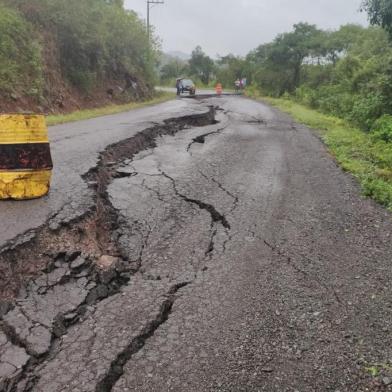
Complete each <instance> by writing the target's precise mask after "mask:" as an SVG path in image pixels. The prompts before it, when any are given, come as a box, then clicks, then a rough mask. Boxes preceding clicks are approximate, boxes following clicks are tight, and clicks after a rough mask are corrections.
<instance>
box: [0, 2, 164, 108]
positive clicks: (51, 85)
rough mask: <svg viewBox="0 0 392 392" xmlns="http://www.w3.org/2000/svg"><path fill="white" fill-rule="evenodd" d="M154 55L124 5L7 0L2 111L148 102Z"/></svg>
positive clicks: (0, 55)
mask: <svg viewBox="0 0 392 392" xmlns="http://www.w3.org/2000/svg"><path fill="white" fill-rule="evenodd" d="M155 53H156V51H155V47H154V43H153V44H152V45H150V44H149V42H148V37H147V34H146V27H145V24H144V22H143V21H141V20H140V19H139V18H138V17H137V15H136V14H135V13H134V12H132V11H127V10H125V9H124V7H123V2H122V0H67V1H63V0H0V111H2V112H4V111H23V110H32V111H36V112H50V113H54V112H68V111H71V110H75V109H80V108H86V107H96V106H101V105H104V104H108V103H113V102H114V103H124V102H129V101H133V100H140V99H144V98H147V97H149V96H150V95H151V94H152V88H151V86H152V84H153V79H154V68H153V64H154V59H155Z"/></svg>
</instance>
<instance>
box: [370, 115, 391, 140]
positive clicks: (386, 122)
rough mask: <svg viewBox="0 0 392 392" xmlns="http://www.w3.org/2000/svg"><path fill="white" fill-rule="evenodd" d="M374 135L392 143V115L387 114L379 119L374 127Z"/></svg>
mask: <svg viewBox="0 0 392 392" xmlns="http://www.w3.org/2000/svg"><path fill="white" fill-rule="evenodd" d="M372 136H373V138H375V139H378V140H382V141H384V142H387V143H392V116H391V115H389V114H386V115H384V116H382V117H381V118H380V119H378V120H377V121H376V122H375V124H374V126H373V129H372Z"/></svg>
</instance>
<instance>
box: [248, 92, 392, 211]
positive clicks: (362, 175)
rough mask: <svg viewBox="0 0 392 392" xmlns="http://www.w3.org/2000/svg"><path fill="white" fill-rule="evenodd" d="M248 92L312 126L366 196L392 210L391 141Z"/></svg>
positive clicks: (289, 104) (251, 95)
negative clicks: (382, 139) (354, 178)
mask: <svg viewBox="0 0 392 392" xmlns="http://www.w3.org/2000/svg"><path fill="white" fill-rule="evenodd" d="M248 95H249V96H250V97H252V98H256V99H262V100H264V101H266V102H267V103H269V104H271V105H273V106H276V107H277V108H279V109H281V110H282V111H284V112H286V113H289V114H290V115H292V116H293V118H294V119H295V120H296V121H298V122H300V123H302V124H305V125H307V126H309V127H310V128H313V129H314V130H315V131H316V132H317V133H318V134H319V135H320V136H321V138H322V140H323V141H324V143H325V144H326V145H327V147H328V148H329V150H330V152H331V153H332V154H333V156H334V157H335V158H336V161H337V162H338V163H339V164H340V165H341V167H342V168H343V169H344V170H345V171H347V172H350V173H352V174H353V175H354V176H355V177H356V178H357V179H358V180H359V182H360V184H361V186H362V189H363V193H364V195H366V196H368V197H371V198H373V199H374V200H376V201H377V202H379V203H380V204H382V205H384V206H385V207H387V208H388V209H389V210H390V211H392V143H390V142H389V143H388V142H384V141H381V140H378V139H376V138H375V137H374V136H373V135H372V134H371V133H366V132H363V131H362V130H360V129H358V128H355V127H354V126H352V125H350V124H349V123H348V122H347V121H345V120H342V119H339V118H337V117H333V116H328V115H325V114H323V113H320V112H318V111H316V110H313V109H310V108H308V107H306V106H304V105H300V104H298V103H296V102H293V101H291V100H288V99H276V98H266V97H261V96H260V95H259V94H258V93H257V92H254V91H251V92H250V93H248Z"/></svg>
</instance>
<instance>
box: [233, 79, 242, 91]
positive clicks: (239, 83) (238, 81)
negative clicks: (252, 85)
mask: <svg viewBox="0 0 392 392" xmlns="http://www.w3.org/2000/svg"><path fill="white" fill-rule="evenodd" d="M234 86H235V92H236V93H238V91H239V90H240V87H241V81H240V80H239V79H238V78H237V80H236V81H235V82H234Z"/></svg>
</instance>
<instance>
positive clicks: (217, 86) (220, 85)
mask: <svg viewBox="0 0 392 392" xmlns="http://www.w3.org/2000/svg"><path fill="white" fill-rule="evenodd" d="M215 91H216V94H217V95H222V84H221V83H218V84H217V85H216V87H215Z"/></svg>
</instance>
